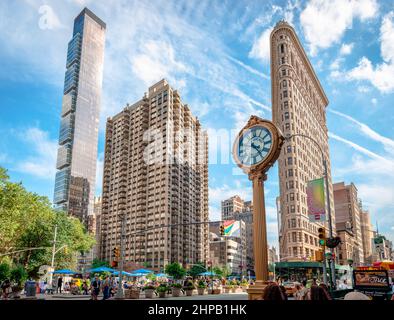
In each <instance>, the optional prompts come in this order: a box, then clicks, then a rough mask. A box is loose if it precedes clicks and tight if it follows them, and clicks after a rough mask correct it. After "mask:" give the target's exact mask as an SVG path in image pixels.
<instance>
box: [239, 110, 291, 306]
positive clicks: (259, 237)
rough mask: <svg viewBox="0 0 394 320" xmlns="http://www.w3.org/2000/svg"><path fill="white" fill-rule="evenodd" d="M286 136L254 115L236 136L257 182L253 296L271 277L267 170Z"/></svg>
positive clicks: (242, 160) (243, 163) (243, 162)
mask: <svg viewBox="0 0 394 320" xmlns="http://www.w3.org/2000/svg"><path fill="white" fill-rule="evenodd" d="M284 140H285V139H284V138H283V136H282V134H281V133H280V131H279V129H278V128H277V127H276V126H275V125H274V124H273V123H272V122H271V121H268V120H264V119H261V118H259V117H256V116H251V117H250V119H249V121H248V123H247V124H246V126H245V127H244V128H243V129H242V130H241V132H240V133H239V134H238V136H237V137H236V139H235V142H234V147H233V156H234V159H235V161H236V163H237V165H238V166H239V167H240V168H241V169H242V170H243V171H244V172H245V173H246V174H248V176H249V179H250V180H252V182H253V245H254V248H253V250H254V257H255V259H254V262H255V263H254V270H255V275H256V282H255V284H254V285H253V286H250V287H249V289H248V296H249V299H252V300H254V299H259V298H260V297H261V296H262V294H263V290H264V287H265V285H266V284H267V281H268V243H267V222H266V217H265V202H264V181H265V180H266V179H267V175H266V172H267V170H268V169H269V168H270V167H271V166H272V165H273V164H274V162H275V161H276V160H277V159H278V157H279V154H280V150H281V148H282V145H283V143H284Z"/></svg>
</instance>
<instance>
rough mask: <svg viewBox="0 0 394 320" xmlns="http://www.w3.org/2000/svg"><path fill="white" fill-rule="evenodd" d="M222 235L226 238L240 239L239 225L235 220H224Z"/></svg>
mask: <svg viewBox="0 0 394 320" xmlns="http://www.w3.org/2000/svg"><path fill="white" fill-rule="evenodd" d="M223 225H224V235H225V236H227V237H240V236H241V224H240V222H239V221H237V220H225V221H224V222H223Z"/></svg>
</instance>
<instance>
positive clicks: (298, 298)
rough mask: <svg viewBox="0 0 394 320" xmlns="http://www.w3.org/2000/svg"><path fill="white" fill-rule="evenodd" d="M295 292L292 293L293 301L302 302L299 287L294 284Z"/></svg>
mask: <svg viewBox="0 0 394 320" xmlns="http://www.w3.org/2000/svg"><path fill="white" fill-rule="evenodd" d="M295 289H296V291H295V292H294V294H293V296H294V299H295V300H302V299H301V297H300V296H301V290H302V289H301V286H300V285H299V284H296V286H295Z"/></svg>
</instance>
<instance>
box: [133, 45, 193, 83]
mask: <svg viewBox="0 0 394 320" xmlns="http://www.w3.org/2000/svg"><path fill="white" fill-rule="evenodd" d="M131 63H132V69H133V72H134V75H135V76H136V77H137V78H140V79H141V80H142V81H143V82H144V83H145V85H146V86H151V85H152V84H153V83H155V82H157V81H159V80H161V79H162V78H167V79H169V80H170V81H171V82H175V81H174V80H173V79H174V76H173V75H174V74H176V73H178V72H185V71H186V69H187V68H186V66H185V65H184V64H183V63H182V62H180V61H177V60H176V58H175V51H174V48H173V47H172V45H171V44H170V43H167V42H164V41H154V40H149V41H147V42H146V43H144V45H143V47H142V48H141V52H140V53H139V54H137V55H135V56H134V57H133V58H132V61H131Z"/></svg>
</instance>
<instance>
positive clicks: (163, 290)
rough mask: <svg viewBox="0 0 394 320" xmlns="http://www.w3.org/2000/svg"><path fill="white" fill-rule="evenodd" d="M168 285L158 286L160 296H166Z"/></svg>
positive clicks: (157, 290)
mask: <svg viewBox="0 0 394 320" xmlns="http://www.w3.org/2000/svg"><path fill="white" fill-rule="evenodd" d="M168 289H169V288H168V287H167V286H166V285H160V286H158V287H157V288H156V292H157V293H158V294H159V298H165V297H166V292H167V291H168Z"/></svg>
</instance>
